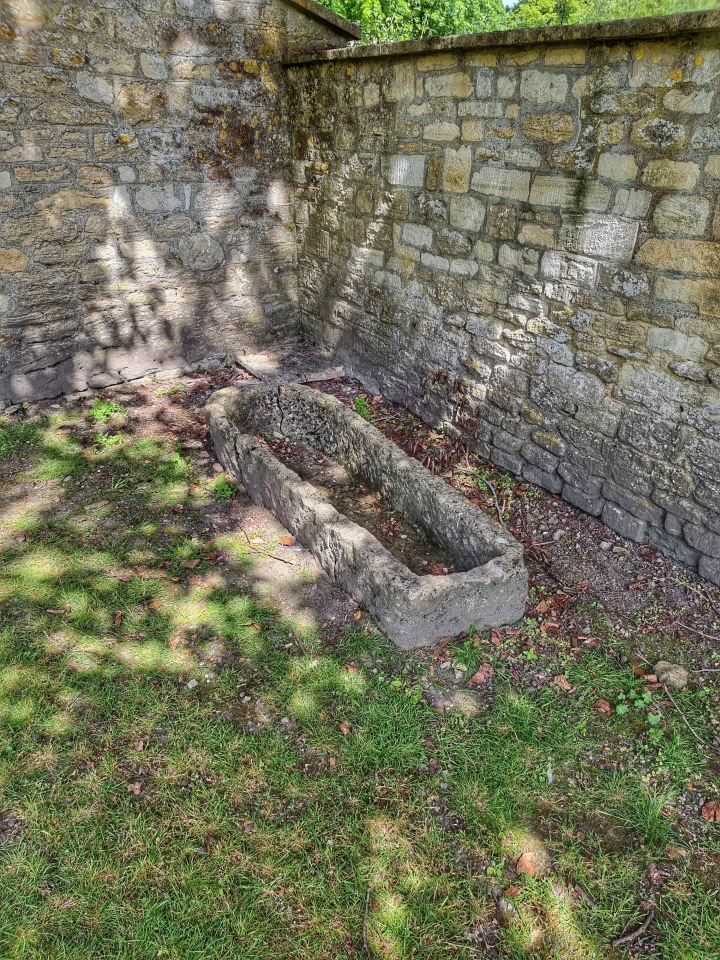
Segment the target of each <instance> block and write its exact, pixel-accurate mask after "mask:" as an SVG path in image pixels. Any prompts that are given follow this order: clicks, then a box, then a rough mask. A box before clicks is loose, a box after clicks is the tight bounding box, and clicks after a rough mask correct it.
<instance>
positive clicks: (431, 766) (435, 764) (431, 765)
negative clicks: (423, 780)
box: [428, 757, 440, 770]
mask: <svg viewBox="0 0 720 960" xmlns="http://www.w3.org/2000/svg"><path fill="white" fill-rule="evenodd" d="M439 769H440V761H439V760H438V759H437V758H436V757H432V758H431V759H430V760H428V770H439Z"/></svg>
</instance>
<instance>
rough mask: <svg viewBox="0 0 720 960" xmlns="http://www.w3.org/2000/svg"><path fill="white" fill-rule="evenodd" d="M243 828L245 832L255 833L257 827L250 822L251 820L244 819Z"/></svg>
mask: <svg viewBox="0 0 720 960" xmlns="http://www.w3.org/2000/svg"><path fill="white" fill-rule="evenodd" d="M243 830H244V831H245V833H255V831H256V830H257V827H256V826H255V824H254V823H253V822H252V820H246V821H245V823H244V824H243Z"/></svg>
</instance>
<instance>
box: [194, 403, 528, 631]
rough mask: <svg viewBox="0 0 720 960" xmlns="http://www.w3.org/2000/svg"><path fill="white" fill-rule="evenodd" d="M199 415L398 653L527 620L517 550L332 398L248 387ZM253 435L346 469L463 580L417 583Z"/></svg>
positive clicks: (259, 496)
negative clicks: (281, 440)
mask: <svg viewBox="0 0 720 960" xmlns="http://www.w3.org/2000/svg"><path fill="white" fill-rule="evenodd" d="M206 416H207V421H208V425H209V427H210V431H211V433H212V437H213V442H214V444H215V449H216V451H217V455H218V458H219V459H220V462H221V463H222V465H223V466H224V467H225V469H226V470H228V472H230V473H231V474H232V475H234V476H235V477H237V479H238V480H242V482H243V484H244V486H245V488H246V490H247V492H248V494H249V495H250V497H251V498H252V499H253V500H254V501H255V502H256V503H259V504H261V505H262V506H264V507H266V508H267V509H269V510H270V511H272V513H273V514H274V515H275V516H276V517H277V518H278V520H280V521H281V522H282V523H283V524H284V525H285V526H286V527H287V529H288V530H290V532H291V533H292V534H293V535H294V536H295V537H297V539H298V540H299V541H300V542H301V543H302V544H303V545H304V546H306V547H307V548H308V549H309V550H310V551H311V552H312V553H313V554H314V556H315V557H316V558H317V559H318V561H319V562H320V564H321V566H322V567H323V569H324V570H325V571H326V573H327V574H328V575H329V576H330V577H331V578H332V579H333V580H334V581H335V583H336V584H337V585H338V586H340V587H341V588H342V589H343V590H345V591H346V592H347V593H348V594H350V596H352V597H353V599H355V600H357V602H358V603H359V604H360V605H361V606H362V607H363V608H364V609H365V610H366V611H367V612H368V613H369V614H370V616H371V617H372V618H373V619H374V620H375V621H376V622H377V624H378V625H379V626H380V627H381V628H382V629H383V630H384V631H385V632H386V633H387V634H388V636H389V637H390V638H391V639H392V640H393V641H394V642H395V644H396V645H397V646H399V647H403V648H410V647H415V646H423V645H427V644H430V643H433V642H435V641H436V640H437V639H438V638H439V637H441V636H444V635H448V634H450V635H452V634H457V633H459V632H460V631H462V630H466V629H467V628H468V627H469V626H470V625H471V624H475V625H477V627H478V628H480V629H482V628H486V627H495V626H500V625H502V624H507V623H512V622H514V621H515V620H517V619H519V618H520V617H521V616H522V614H523V611H524V608H525V599H526V594H527V580H528V578H527V571H526V569H525V566H524V563H523V553H522V547H521V546H520V544H519V543H517V541H515V540H514V539H513V538H512V537H511V536H510V534H508V533H507V531H506V530H504V529H503V528H502V527H501V526H500V525H499V524H498V523H496V522H495V521H494V520H492V519H491V518H490V517H488V516H487V515H486V514H484V513H483V512H482V511H481V510H480V509H478V508H477V507H475V506H474V505H473V504H471V503H469V502H468V501H467V500H466V499H465V498H464V497H463V496H462V495H461V494H459V493H458V492H457V491H455V490H453V488H452V487H450V486H448V485H447V484H446V483H445V482H444V481H443V480H442V479H440V478H439V477H436V476H433V474H431V473H430V472H429V471H428V470H426V469H425V468H424V467H423V466H421V465H420V464H419V463H417V461H415V460H413V459H412V458H411V457H408V456H407V455H406V454H405V453H403V451H402V450H400V449H399V448H398V447H397V446H396V445H395V444H394V443H392V442H391V441H390V440H388V439H386V438H385V437H384V436H383V435H382V434H381V433H380V432H379V431H378V430H377V429H376V428H375V427H374V426H372V425H371V424H370V423H367V422H366V421H365V420H363V419H362V418H361V417H360V416H358V414H356V413H355V412H354V411H353V410H350V409H348V408H347V407H345V406H344V405H343V404H342V403H340V401H339V400H336V399H335V398H334V397H331V396H328V395H326V394H323V393H320V392H319V391H317V390H313V389H312V388H310V387H305V386H300V385H287V386H267V385H258V384H249V385H247V386H242V387H229V388H227V389H224V390H219V391H218V392H217V393H215V394H214V395H213V396H212V397H211V398H210V400H209V401H208V404H207V407H206ZM259 434H270V435H274V436H282V437H286V438H288V439H289V440H292V441H295V442H299V443H303V444H307V445H308V446H310V447H312V448H314V449H315V450H317V451H319V452H320V453H322V454H324V455H325V456H327V457H329V458H330V459H332V460H334V461H336V462H338V463H340V464H342V466H343V467H345V468H346V469H347V470H348V472H349V473H350V474H352V475H355V476H357V477H358V478H359V479H360V480H361V481H362V482H363V483H364V484H366V485H367V486H368V487H370V488H371V489H372V490H374V491H377V493H378V494H379V495H380V496H381V497H382V498H383V499H384V500H385V501H387V502H388V503H390V504H391V505H392V507H393V508H394V509H395V510H397V511H398V512H399V513H400V514H402V515H403V517H404V518H405V519H406V520H407V521H408V522H409V523H411V524H412V525H413V526H415V527H416V528H418V529H420V530H421V531H423V533H424V534H425V535H426V536H427V537H428V538H429V539H430V540H432V541H434V542H436V543H438V544H439V545H441V546H442V548H443V549H444V550H445V551H446V552H447V554H448V555H449V556H450V557H452V560H453V564H454V566H455V568H456V569H457V570H458V571H459V572H457V573H450V574H448V575H446V576H435V575H425V576H420V575H417V574H415V573H413V572H412V571H411V570H409V569H408V568H407V567H406V566H405V565H404V564H403V563H401V562H400V561H399V560H397V559H395V558H394V557H393V556H392V554H391V553H390V552H389V551H388V550H387V549H385V547H384V546H383V545H382V544H381V543H380V542H379V541H378V540H377V539H376V538H375V537H374V536H373V535H372V534H371V533H370V532H369V531H368V530H366V529H364V528H363V527H361V526H359V525H358V524H357V523H354V522H353V521H351V520H349V519H348V518H347V517H346V516H344V515H343V514H341V513H339V512H338V511H337V510H336V509H335V507H334V506H333V505H332V504H331V503H330V502H329V501H328V500H327V499H326V498H325V497H324V496H323V495H322V494H321V493H320V492H319V491H318V490H317V489H316V488H315V487H314V486H313V485H312V484H310V483H308V482H306V481H304V480H302V479H301V478H300V477H299V476H298V475H297V474H296V473H295V472H293V471H292V470H290V469H289V468H288V467H286V466H284V465H283V464H282V463H280V461H279V460H277V459H276V458H275V457H274V456H273V455H272V453H270V451H269V450H268V448H267V446H266V445H265V444H264V443H263V442H262V440H261V439H259V438H258V436H257V435H259Z"/></svg>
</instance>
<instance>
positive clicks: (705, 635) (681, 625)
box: [675, 620, 720, 640]
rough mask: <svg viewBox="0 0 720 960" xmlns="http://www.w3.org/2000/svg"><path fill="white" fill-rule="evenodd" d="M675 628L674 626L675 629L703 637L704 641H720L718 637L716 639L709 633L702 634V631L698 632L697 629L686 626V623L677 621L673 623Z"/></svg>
mask: <svg viewBox="0 0 720 960" xmlns="http://www.w3.org/2000/svg"><path fill="white" fill-rule="evenodd" d="M675 626H676V627H682V628H683V630H689V631H690V633H696V634H697V635H698V636H699V637H704V638H705V639H706V640H718V639H720V637H717V636H715V637H713V635H712V634H710V633H703V632H702V630H698V629H697V627H690V626H688V624H687V623H680V622H679V621H677V620H676V621H675Z"/></svg>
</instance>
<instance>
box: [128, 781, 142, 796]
mask: <svg viewBox="0 0 720 960" xmlns="http://www.w3.org/2000/svg"><path fill="white" fill-rule="evenodd" d="M141 790H142V784H141V783H139V782H136V783H129V784H128V785H127V792H128V793H132V794H134V795H135V796H136V797H139V796H140V791H141Z"/></svg>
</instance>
